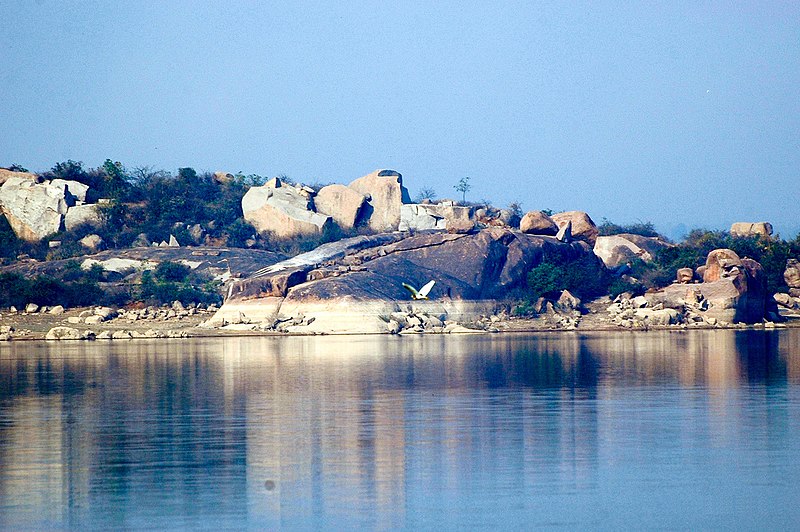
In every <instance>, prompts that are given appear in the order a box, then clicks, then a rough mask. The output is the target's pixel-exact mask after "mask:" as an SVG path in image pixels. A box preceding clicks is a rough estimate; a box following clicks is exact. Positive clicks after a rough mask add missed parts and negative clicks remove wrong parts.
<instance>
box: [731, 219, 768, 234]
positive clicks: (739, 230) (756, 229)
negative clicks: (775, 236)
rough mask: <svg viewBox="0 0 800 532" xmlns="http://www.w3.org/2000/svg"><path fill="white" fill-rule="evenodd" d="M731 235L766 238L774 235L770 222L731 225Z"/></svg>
mask: <svg viewBox="0 0 800 532" xmlns="http://www.w3.org/2000/svg"><path fill="white" fill-rule="evenodd" d="M730 232H731V234H732V235H734V236H764V237H769V236H770V235H772V224H771V223H769V222H736V223H734V224H732V225H731V231H730Z"/></svg>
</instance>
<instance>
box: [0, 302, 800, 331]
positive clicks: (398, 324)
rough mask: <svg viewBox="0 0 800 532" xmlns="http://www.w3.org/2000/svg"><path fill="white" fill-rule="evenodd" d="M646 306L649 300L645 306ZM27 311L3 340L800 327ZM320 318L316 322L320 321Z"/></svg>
mask: <svg viewBox="0 0 800 532" xmlns="http://www.w3.org/2000/svg"><path fill="white" fill-rule="evenodd" d="M639 305H644V306H639ZM27 310H28V311H32V312H28V311H26V310H22V311H17V312H13V311H9V309H3V310H2V311H0V341H15V342H16V341H41V340H54V341H63V340H87V341H91V340H97V341H102V340H136V339H169V338H203V337H227V336H315V335H337V334H387V333H388V334H399V335H420V334H421V335H429V334H498V333H542V332H561V333H572V332H578V333H584V332H599V331H604V332H619V333H624V332H631V331H639V332H642V331H651V330H653V331H656V330H661V331H663V330H669V331H686V330H715V329H720V330H724V329H728V330H730V329H734V330H758V329H761V330H764V329H766V330H770V329H785V328H800V312H797V311H793V312H782V317H783V319H784V320H785V321H783V322H771V321H765V322H761V323H753V324H746V323H727V322H723V321H719V320H716V319H714V318H710V319H698V318H699V314H696V313H692V312H689V313H688V316H687V315H681V316H682V317H681V318H677V317H676V316H677V312H676V311H674V310H673V309H662V308H653V307H647V306H646V305H645V303H644V300H641V299H638V300H637V298H631V299H617V300H616V301H615V302H612V301H611V300H610V299H609V298H608V297H602V298H598V299H596V300H593V301H590V302H587V303H586V304H584V305H583V306H582V307H581V308H580V309H577V308H572V309H570V308H568V307H561V308H557V307H552V306H551V307H550V308H547V309H545V310H544V311H543V312H542V314H540V315H539V316H536V317H518V316H511V315H509V314H508V312H507V311H506V310H500V311H498V312H496V313H488V314H485V315H479V316H477V317H476V318H475V319H472V320H469V321H462V322H458V321H453V320H440V319H439V318H438V317H436V315H435V314H434V313H432V312H430V310H431V308H430V306H429V307H427V308H423V307H420V306H413V305H409V306H408V307H407V308H406V309H405V310H403V311H398V312H395V313H392V314H390V315H387V316H384V319H385V325H386V329H385V330H384V331H381V332H377V331H376V332H336V331H330V332H321V331H319V330H314V329H311V328H309V327H308V325H310V324H309V323H307V321H308V318H305V317H303V316H300V317H296V318H291V319H286V320H282V321H279V322H278V323H274V324H272V325H270V326H264V325H261V324H255V323H239V324H235V325H236V326H232V325H234V324H231V325H229V326H225V327H214V328H209V327H203V324H204V322H205V321H207V320H208V319H209V318H211V317H212V316H213V315H214V313H215V312H216V311H217V309H216V307H215V306H214V305H211V306H209V307H203V306H187V307H184V306H183V305H181V304H180V303H178V302H176V304H173V305H170V306H166V305H164V306H161V307H144V308H131V309H112V308H109V307H84V308H75V309H60V308H58V307H52V308H48V307H43V308H36V309H33V308H32V307H31V308H29V309H27ZM312 324H313V321H312Z"/></svg>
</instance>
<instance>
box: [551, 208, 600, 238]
mask: <svg viewBox="0 0 800 532" xmlns="http://www.w3.org/2000/svg"><path fill="white" fill-rule="evenodd" d="M551 218H552V219H553V221H554V222H555V223H556V225H558V228H559V229H561V228H562V227H564V226H565V225H567V223H570V222H571V223H572V229H571V234H572V238H575V239H577V240H584V241H586V242H588V243H589V244H591V245H592V246H594V244H595V241H596V240H597V235H598V234H600V231H599V230H598V229H597V225H596V224H595V223H594V221H593V220H592V219H591V218H590V217H589V215H588V214H586V213H585V212H583V211H567V212H559V213H558V214H554V215H553V216H551Z"/></svg>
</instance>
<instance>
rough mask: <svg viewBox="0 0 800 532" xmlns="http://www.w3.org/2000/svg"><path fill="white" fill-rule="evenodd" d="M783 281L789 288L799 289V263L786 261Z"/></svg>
mask: <svg viewBox="0 0 800 532" xmlns="http://www.w3.org/2000/svg"><path fill="white" fill-rule="evenodd" d="M783 279H784V281H786V286H788V287H789V288H800V263H798V262H797V259H789V260H787V261H786V269H785V270H784V272H783Z"/></svg>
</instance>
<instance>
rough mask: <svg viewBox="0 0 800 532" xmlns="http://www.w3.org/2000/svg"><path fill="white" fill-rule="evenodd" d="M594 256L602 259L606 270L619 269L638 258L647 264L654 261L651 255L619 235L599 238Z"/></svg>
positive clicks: (595, 245)
mask: <svg viewBox="0 0 800 532" xmlns="http://www.w3.org/2000/svg"><path fill="white" fill-rule="evenodd" d="M594 254H595V255H597V256H598V257H600V259H601V260H602V261H603V264H605V265H606V268H617V267H618V266H620V265H622V264H625V263H626V262H628V261H630V260H632V259H636V258H639V259H642V260H643V261H645V262H650V261H652V260H653V257H652V256H651V255H650V253H648V252H647V251H645V250H644V249H642V248H640V247H639V246H637V245H636V244H634V243H633V242H631V241H630V240H628V239H627V238H625V237H622V236H619V235H612V236H598V237H597V240H596V241H595V243H594Z"/></svg>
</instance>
